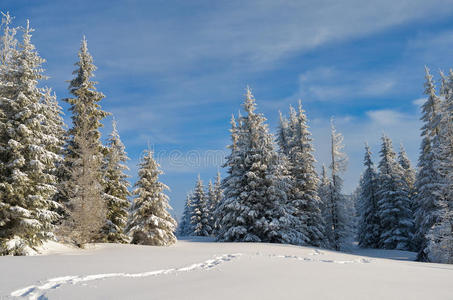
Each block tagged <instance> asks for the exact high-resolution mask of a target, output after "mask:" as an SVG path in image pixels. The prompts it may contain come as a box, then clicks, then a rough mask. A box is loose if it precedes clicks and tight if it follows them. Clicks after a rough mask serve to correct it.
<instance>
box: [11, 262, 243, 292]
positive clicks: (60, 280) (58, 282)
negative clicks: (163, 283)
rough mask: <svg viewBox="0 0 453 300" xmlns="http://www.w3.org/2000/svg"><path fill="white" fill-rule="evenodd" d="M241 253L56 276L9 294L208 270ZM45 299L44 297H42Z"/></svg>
mask: <svg viewBox="0 0 453 300" xmlns="http://www.w3.org/2000/svg"><path fill="white" fill-rule="evenodd" d="M241 255H242V254H241V253H236V254H225V255H221V256H217V257H214V258H213V259H208V260H206V261H204V262H202V263H197V264H192V265H189V266H185V267H181V268H171V269H163V270H156V271H150V272H142V273H106V274H94V275H86V276H63V277H56V278H51V279H48V280H47V281H46V282H45V283H43V284H41V285H31V286H27V287H25V288H22V289H18V290H16V291H14V292H12V293H11V294H10V295H11V296H13V297H27V298H28V299H30V300H32V299H33V300H34V299H42V298H44V297H43V296H44V295H45V293H46V291H48V290H52V289H57V288H59V287H60V286H62V285H65V284H78V283H85V282H87V281H93V280H101V279H106V278H115V277H122V278H141V277H150V276H159V275H168V274H176V273H183V272H190V271H195V270H209V269H213V268H215V267H217V266H219V265H220V264H222V263H225V262H229V261H231V260H233V259H235V258H238V257H239V256H241ZM44 299H46V298H44Z"/></svg>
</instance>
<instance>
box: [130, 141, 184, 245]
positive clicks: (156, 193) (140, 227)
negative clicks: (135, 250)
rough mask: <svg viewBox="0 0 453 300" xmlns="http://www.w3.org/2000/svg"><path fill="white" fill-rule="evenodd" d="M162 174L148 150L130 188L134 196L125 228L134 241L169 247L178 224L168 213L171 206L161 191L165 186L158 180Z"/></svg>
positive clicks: (165, 188)
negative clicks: (133, 185) (136, 179)
mask: <svg viewBox="0 0 453 300" xmlns="http://www.w3.org/2000/svg"><path fill="white" fill-rule="evenodd" d="M162 173H163V172H162V171H161V170H160V166H159V164H158V163H157V162H156V161H155V160H154V158H153V153H152V152H151V151H150V150H147V151H146V152H145V155H144V156H143V158H142V159H141V162H140V164H139V171H138V176H139V179H138V181H137V183H136V184H135V189H134V191H133V194H134V195H135V196H136V198H135V199H134V204H133V206H132V213H131V218H130V221H129V224H128V227H127V228H128V232H129V234H130V235H131V236H132V243H133V244H141V245H153V246H169V245H172V244H174V243H175V242H176V237H175V235H174V232H175V230H176V225H177V224H176V221H175V220H174V219H173V218H172V216H171V215H170V213H169V212H168V210H169V209H171V207H170V205H169V203H168V201H169V198H168V196H167V195H166V194H165V193H164V191H165V190H167V189H168V187H167V186H166V185H165V184H163V183H162V182H160V181H159V175H161V174H162Z"/></svg>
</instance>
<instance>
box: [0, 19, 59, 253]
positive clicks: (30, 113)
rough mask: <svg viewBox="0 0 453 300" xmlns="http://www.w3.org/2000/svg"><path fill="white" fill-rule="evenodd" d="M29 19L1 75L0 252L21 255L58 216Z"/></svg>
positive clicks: (48, 232) (43, 235)
mask: <svg viewBox="0 0 453 300" xmlns="http://www.w3.org/2000/svg"><path fill="white" fill-rule="evenodd" d="M32 32H33V29H32V28H30V25H29V22H28V21H27V26H26V27H25V28H24V29H23V40H22V43H20V44H19V49H18V50H17V51H13V52H12V53H11V57H10V58H8V65H9V66H8V71H7V72H6V73H4V72H2V74H1V80H0V82H1V84H2V87H1V90H2V92H1V96H2V110H3V112H4V113H5V115H4V116H5V123H3V124H2V125H3V126H4V127H3V128H2V132H1V137H0V138H1V139H2V143H1V144H2V147H1V149H0V152H1V153H0V157H1V166H2V173H1V183H0V197H1V200H0V214H1V215H0V254H4V255H5V254H13V255H25V254H27V253H30V252H32V251H33V248H34V247H36V246H38V245H40V244H41V242H42V241H44V240H46V239H48V238H50V237H52V236H53V233H52V225H51V223H52V222H54V221H55V220H56V219H57V218H58V214H57V213H56V212H54V210H55V209H56V208H57V207H58V204H57V203H56V202H54V201H53V196H54V194H55V193H56V187H55V185H54V184H55V181H56V179H55V177H54V176H53V175H52V174H51V173H49V172H47V171H48V170H52V169H53V168H55V164H56V163H57V161H58V157H57V156H56V155H55V153H53V152H51V151H49V150H48V149H47V148H46V140H47V139H48V138H49V136H47V135H46V130H45V126H44V125H43V123H45V121H46V120H45V116H43V115H42V114H41V112H42V103H41V99H42V97H43V91H42V90H41V89H39V88H38V87H37V85H38V83H39V82H40V81H41V80H43V79H45V76H43V74H42V73H43V69H42V68H41V65H42V63H44V59H42V58H41V57H39V55H38V53H37V51H36V50H35V47H34V45H33V44H32V43H31V33H32Z"/></svg>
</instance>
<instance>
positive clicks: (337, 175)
mask: <svg viewBox="0 0 453 300" xmlns="http://www.w3.org/2000/svg"><path fill="white" fill-rule="evenodd" d="M330 146H331V148H330V157H331V163H330V171H331V184H330V191H329V193H330V219H331V221H330V222H331V224H332V235H333V236H332V237H330V239H331V240H332V246H333V248H334V249H335V250H342V249H347V248H349V247H350V244H351V242H352V240H351V239H352V229H351V225H352V216H353V211H352V209H353V208H352V207H351V206H350V201H348V199H347V198H346V197H345V195H343V193H342V188H343V179H342V178H341V173H343V172H344V171H345V170H346V164H347V156H346V154H345V153H344V152H343V147H344V146H343V136H342V135H341V134H340V133H339V132H337V130H336V128H335V126H334V123H333V119H332V121H331V145H330Z"/></svg>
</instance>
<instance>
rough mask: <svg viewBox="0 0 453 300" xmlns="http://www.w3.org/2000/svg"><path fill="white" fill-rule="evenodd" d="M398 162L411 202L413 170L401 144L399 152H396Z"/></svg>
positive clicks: (413, 181)
mask: <svg viewBox="0 0 453 300" xmlns="http://www.w3.org/2000/svg"><path fill="white" fill-rule="evenodd" d="M398 162H399V164H400V166H401V167H402V168H403V170H404V176H403V179H404V181H405V182H406V184H407V186H408V187H409V192H410V195H411V200H412V196H413V194H414V185H415V170H414V168H413V167H412V164H411V161H410V160H409V158H408V157H407V153H406V149H404V146H403V144H401V145H400V151H399V152H398Z"/></svg>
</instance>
